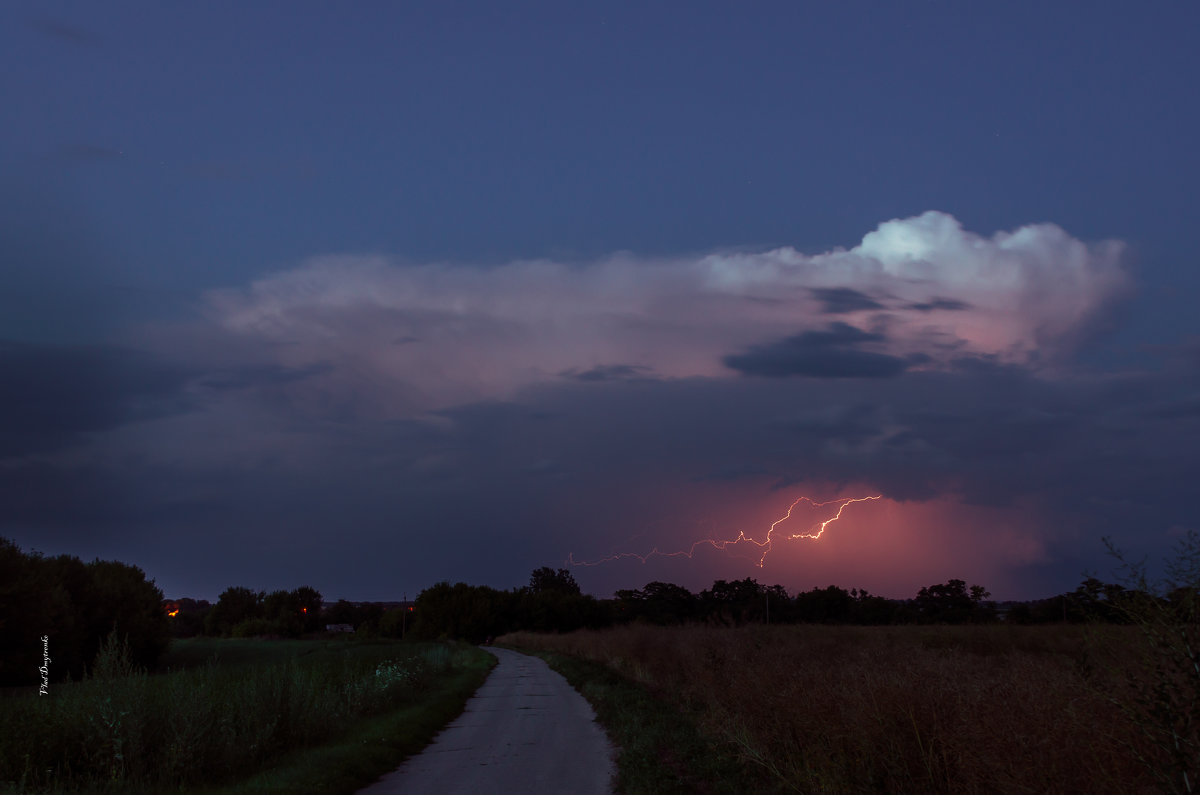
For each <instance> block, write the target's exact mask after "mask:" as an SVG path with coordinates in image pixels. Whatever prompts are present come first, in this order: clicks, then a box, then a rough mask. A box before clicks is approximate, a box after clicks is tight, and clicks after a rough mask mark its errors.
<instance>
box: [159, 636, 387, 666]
mask: <svg viewBox="0 0 1200 795" xmlns="http://www.w3.org/2000/svg"><path fill="white" fill-rule="evenodd" d="M353 642H355V641H354V640H353V639H351V638H348V637H346V638H328V639H325V638H323V639H320V640H288V639H280V640H263V639H261V638H183V639H180V640H174V641H172V642H171V646H170V648H168V649H167V652H166V654H164V655H163V656H162V658H161V659H160V660H159V662H158V670H159V671H182V670H185V669H187V668H197V667H200V666H203V665H207V664H209V663H216V664H217V665H243V664H255V665H261V664H263V663H272V662H282V661H284V660H290V659H292V658H294V657H303V656H307V655H312V654H318V655H319V654H324V653H329V652H331V651H336V650H344V649H345V648H347V645H348V644H350V643H353ZM393 642H394V641H382V643H393Z"/></svg>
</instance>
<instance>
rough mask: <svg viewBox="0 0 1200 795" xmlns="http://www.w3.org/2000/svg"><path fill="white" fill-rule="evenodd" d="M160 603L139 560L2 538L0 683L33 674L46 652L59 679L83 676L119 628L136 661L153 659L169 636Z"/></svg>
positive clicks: (147, 663)
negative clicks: (91, 556) (30, 548)
mask: <svg viewBox="0 0 1200 795" xmlns="http://www.w3.org/2000/svg"><path fill="white" fill-rule="evenodd" d="M162 604H163V595H162V591H161V590H160V589H159V588H158V587H157V586H156V585H155V584H154V581H153V580H147V579H146V574H145V572H143V571H142V570H141V569H139V568H138V567H137V566H131V565H129V564H127V563H120V562H118V561H115V560H99V559H97V560H93V561H92V562H91V563H84V562H83V561H81V560H80V559H79V558H77V557H75V556H74V555H58V556H56V557H45V556H43V555H41V554H39V553H37V552H28V553H27V552H23V551H22V550H21V548H20V547H18V546H17V545H16V544H15V543H14V542H12V541H10V540H9V539H7V538H0V686H10V685H24V684H31V683H32V682H34V681H35V680H36V679H38V678H39V677H40V673H39V669H40V668H41V667H42V665H43V658H44V655H47V654H48V655H49V657H50V664H49V665H48V666H47V668H48V669H49V672H50V675H51V676H52V678H53V679H56V680H61V679H65V678H67V677H72V678H79V677H81V676H83V675H84V673H85V672H86V671H87V670H88V669H89V666H90V665H91V664H92V662H93V660H95V658H96V654H97V653H98V652H99V650H100V647H101V645H102V644H103V643H104V641H105V639H106V638H107V637H108V636H109V635H110V634H112V633H114V632H115V633H116V634H117V635H118V636H119V637H120V639H121V640H123V641H125V642H126V643H128V645H129V652H130V656H131V658H132V660H133V662H134V664H135V665H138V666H141V667H146V668H150V667H153V665H154V664H155V663H156V662H157V660H158V658H159V655H161V654H162V653H163V652H164V651H166V648H167V644H168V643H169V641H170V629H169V626H168V623H167V619H168V616H167V615H166V613H165V612H164V611H163V607H162ZM43 637H45V638H47V642H46V643H45V644H43V643H42V640H41V639H42V638H43Z"/></svg>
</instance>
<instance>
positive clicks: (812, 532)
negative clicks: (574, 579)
mask: <svg viewBox="0 0 1200 795" xmlns="http://www.w3.org/2000/svg"><path fill="white" fill-rule="evenodd" d="M882 497H883V495H882V494H876V495H875V496H873V497H839V498H838V499H835V500H826V501H825V502H815V501H814V500H813V499H812V498H810V497H798V498H797V499H796V501H795V502H793V503H792V504H791V505H789V506H788V509H787V513H785V514H784V515H783V516H782V517H780V518H779V519H776V520H775V521H774V522H772V523H771V526H770V527H769V528H767V537H766V538H765V539H763V540H762V541H755V540H754V539H753V538H751V537H750V536H748V535H746V531H745V530H739V531H738V534H737V537H736V538H729V539H717V538H702V539H700V540H699V541H695V542H693V543H692V546H691V547H690V548H689V549H686V550H682V549H681V550H679V551H678V552H662V551H660V550H659V549H658V547H655V548H654V549H652V550H650V551H649V552H647V553H646V554H645V555H639V554H638V553H636V552H618V553H617V554H615V555H609V556H608V557H606V558H600V559H599V560H575V553H573V552H568V553H567V564H568V565H570V566H599V565H601V564H602V563H611V562H612V561H614V560H620V559H622V558H637V559H638V560H640V561H641V562H642V563H645V562H646V561H648V560H649V559H650V558H652V557H654V556H656V555H657V556H658V557H662V558H681V557H682V558H688V559H689V560H690V559H691V558H692V556H693V555H694V554H695V553H696V547H698V546H702V545H704V544H708V545H709V546H711V547H712V548H713V549H718V550H722V551H723V550H725V549H726V548H728V547H731V546H736V545H737V544H740V543H742V542H743V541H745V542H747V543H750V544H754V545H755V546H756V547H758V548H759V549H761V550H762V555H761V556H760V557H759V559H758V563H757V566H758V567H759V568H760V569H761V568H762V567H763V561H765V560H766V559H767V553H768V552H770V551H771V547H772V545H773V544H774V540H773V539H772V538H771V534H772V533H773V532H775V528H776V527H777V526H778V525H780V524H781V523H783V522H786V521H787V520H788V519H790V518H791V517H792V511H793V510H795V508H796V506H797V505H799V504H800V503H802V502H807V503H808V504H809V505H812V506H813V507H814V508H820V507H821V506H823V505H833V504H834V503H837V504H838V509H837V513H836V514H834V515H833V516H832V517H831V518H829V519H826V520H825V521H823V522H817V523H816V524H814V525H813V526H812V528H810V529H809V531H808V532H807V533H793V534H792V535H789V536H786V537H785V539H786V540H788V541H794V540H796V539H799V538H811V539H813V540H814V541H815V540H816V539H818V538H820V537H821V535H822V534H823V533H824V532H825V528H826V527H828V526H829V525H831V524H833V523H834V522H836V521H837V520H838V519H841V518H842V511H844V510H846V506H847V505H850V504H851V503H855V502H866V501H867V500H878V499H881V498H882Z"/></svg>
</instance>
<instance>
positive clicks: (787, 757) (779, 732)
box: [498, 625, 1183, 793]
mask: <svg viewBox="0 0 1200 795" xmlns="http://www.w3.org/2000/svg"><path fill="white" fill-rule="evenodd" d="M1137 632H1138V631H1137V630H1136V629H1135V628H1131V627H1102V628H1083V627H1065V626H1050V627H1010V626H1003V625H999V626H961V627H949V626H942V627H938V626H930V627H915V626H909V627H833V626H811V625H810V626H781V627H766V626H762V625H758V626H747V627H741V628H709V627H651V626H628V627H621V628H615V629H610V630H602V631H579V632H574V633H570V634H565V635H540V634H529V633H514V634H511V635H507V636H504V637H503V638H500V639H499V641H498V642H500V643H504V644H505V645H509V646H513V647H516V648H522V649H528V650H538V651H541V652H552V653H553V654H550V655H548V657H549V659H550V660H551V662H552V665H557V666H559V667H560V668H564V669H565V670H563V672H564V673H566V674H568V678H572V681H573V684H575V685H576V686H577V687H579V688H580V689H581V690H582V692H583V693H584V695H585V696H590V697H591V698H592V700H593V702H594V703H597V704H598V708H597V711H598V715H599V717H600V720H601V722H604V723H606V724H607V725H609V728H610V732H611V731H613V727H614V725H616V724H620V723H629V724H633V725H634V728H632V729H630V728H629V727H628V726H626V727H625V728H623V729H618V730H617V731H616V732H615V734H617V735H618V739H617V741H618V742H622V740H621V739H620V735H621V734H622V732H624V734H625V736H627V737H632V736H634V735H636V734H637V732H638V731H639V730H638V729H637V728H636V727H637V726H648V725H652V724H655V722H656V721H657V723H658V724H661V723H663V722H664V721H663V720H662V718H664V717H666V718H667V720H666V723H668V724H669V723H680V724H691V725H694V726H695V727H696V728H697V730H698V731H699V733H700V734H701V735H703V736H704V737H706V738H707V743H704V744H700V745H698V746H697V745H696V744H695V743H694V742H693V743H692V746H693V748H691V749H690V750H689V749H688V748H682V749H681V748H680V747H677V743H676V741H675V740H673V739H671V738H669V737H664V739H662V740H661V742H660V744H659V747H658V748H657V749H654V750H653V751H652V756H657V758H658V759H660V760H673V762H672V763H673V764H674V765H675V766H676V767H679V768H681V769H686V768H690V767H694V766H696V765H700V764H704V765H709V766H713V765H718V762H717V761H716V760H717V758H718V757H720V758H724V759H725V760H727V763H726V765H725V766H726V768H727V769H728V767H729V765H732V764H741V765H744V766H750V767H751V768H753V769H756V770H757V772H758V774H759V775H758V776H755V777H754V778H755V779H760V778H761V781H758V782H757V783H755V782H747V783H746V784H745V785H744V786H743V785H740V784H739V783H738V782H737V781H736V780H735V778H734V777H731V776H729V775H725V776H724V778H723V779H722V780H717V781H709V782H708V783H707V784H706V785H699V786H697V785H695V784H689V785H687V786H678V787H676V789H677V790H678V791H685V790H689V789H690V790H693V791H696V790H704V789H707V790H709V791H716V792H723V791H742V790H744V791H761V790H762V789H764V788H775V789H777V790H779V791H795V792H944V793H985V792H986V793H991V792H1004V793H1009V792H1011V793H1018V792H1091V793H1102V792H1121V793H1130V792H1142V791H1145V792H1157V791H1162V789H1164V788H1172V789H1174V788H1178V789H1180V790H1182V789H1183V780H1182V777H1181V776H1175V775H1174V774H1173V773H1172V772H1171V770H1169V769H1167V768H1166V767H1162V766H1159V767H1158V768H1157V769H1158V772H1159V773H1160V774H1162V775H1163V778H1162V779H1157V778H1156V777H1155V774H1154V772H1152V771H1151V770H1150V767H1153V766H1155V765H1156V764H1158V763H1163V764H1164V765H1165V764H1166V763H1165V762H1164V760H1163V759H1162V756H1161V754H1160V753H1159V751H1158V749H1156V748H1155V747H1154V746H1153V745H1152V744H1151V743H1150V741H1149V740H1148V739H1147V738H1148V736H1149V735H1147V734H1146V733H1145V732H1143V729H1148V728H1150V727H1148V726H1147V725H1145V724H1144V723H1141V722H1139V721H1137V720H1131V718H1130V717H1129V714H1128V713H1127V712H1126V711H1125V710H1124V709H1122V707H1123V706H1126V707H1127V706H1128V705H1129V704H1130V703H1131V702H1130V701H1129V699H1130V698H1132V697H1133V696H1134V695H1135V692H1132V691H1131V690H1130V688H1132V689H1133V691H1137V687H1136V686H1135V685H1132V684H1130V683H1131V682H1135V681H1138V674H1139V672H1138V670H1137V666H1139V665H1141V664H1142V663H1140V662H1139V658H1138V656H1137V654H1136V653H1134V652H1133V651H1132V650H1133V649H1135V648H1136V645H1137V643H1138V642H1139V636H1138V634H1137ZM559 655H567V657H562V656H559ZM575 660H584V661H590V662H591V663H598V664H600V665H603V666H604V668H605V669H606V670H607V671H610V672H612V673H615V674H619V675H620V676H621V677H622V678H623V679H625V680H626V681H627V682H631V683H637V684H638V685H640V686H641V689H642V690H645V691H648V692H649V694H651V695H652V696H654V697H655V699H656V700H655V701H654V704H655V705H656V706H654V707H653V708H652V709H654V710H657V711H658V712H659V713H662V714H661V715H659V716H657V717H656V716H654V715H649V714H645V710H646V707H645V705H644V704H642V705H638V706H630V707H629V708H630V709H631V710H634V709H640V710H642V712H643V714H642V715H641V716H639V717H637V718H635V719H623V718H622V716H621V708H620V705H617V706H616V707H614V704H613V703H611V702H612V700H613V699H612V698H610V697H609V696H608V695H605V696H604V697H603V698H597V694H598V693H601V692H603V693H605V694H609V693H610V692H612V691H611V690H610V689H609V685H608V684H604V683H601V682H600V680H601V679H602V678H603V677H597V675H596V674H595V672H594V669H595V668H596V667H597V666H593V671H592V672H591V673H588V672H587V671H583V672H581V671H580V670H573V671H572V670H569V669H571V667H572V665H573V661H575ZM1130 673H1132V674H1134V677H1133V679H1130V678H1129V676H1128V675H1129V674H1130ZM589 690H592V691H593V692H591V693H589ZM629 698H631V699H632V698H635V697H629ZM599 702H605V703H604V704H603V708H601V706H600V705H599ZM673 746H675V747H673ZM709 746H711V747H712V748H714V749H715V751H714V752H712V753H711V755H710V757H709V758H705V754H706V751H705V749H706V748H707V747H709ZM697 748H698V749H699V750H697ZM643 756H644V754H643ZM1139 757H1142V758H1143V759H1144V760H1145V761H1146V763H1147V764H1143V763H1142V762H1140V761H1139ZM631 764H633V768H632V769H631V766H630V764H627V763H624V762H622V763H621V772H620V775H621V776H622V781H623V785H624V789H625V790H626V791H628V792H636V791H655V790H663V789H664V784H663V782H662V781H661V780H659V781H657V783H653V784H646V785H639V784H638V783H637V782H638V780H639V777H641V778H644V777H645V776H644V774H645V773H646V771H645V770H641V771H639V770H638V769H636V764H637V763H631ZM641 764H642V765H643V767H645V766H646V763H645V762H644V761H643V762H642V763H641ZM1148 765H1149V766H1148ZM651 766H653V763H651ZM659 766H660V767H661V762H660V763H659ZM718 766H719V765H718ZM1168 767H1169V766H1168Z"/></svg>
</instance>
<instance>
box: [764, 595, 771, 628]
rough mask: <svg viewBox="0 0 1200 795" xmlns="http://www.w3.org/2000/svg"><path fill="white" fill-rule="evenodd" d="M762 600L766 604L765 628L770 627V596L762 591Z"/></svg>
mask: <svg viewBox="0 0 1200 795" xmlns="http://www.w3.org/2000/svg"><path fill="white" fill-rule="evenodd" d="M763 599H764V600H765V601H766V603H767V626H768V627H769V626H771V594H770V593H768V592H767V591H763Z"/></svg>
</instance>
